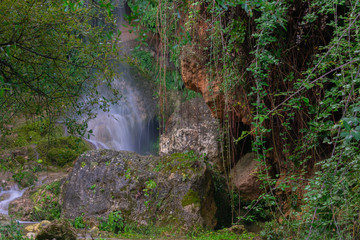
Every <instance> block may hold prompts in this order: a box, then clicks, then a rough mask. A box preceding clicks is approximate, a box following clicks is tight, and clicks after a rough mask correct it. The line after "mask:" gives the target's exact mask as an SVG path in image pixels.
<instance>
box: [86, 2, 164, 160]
mask: <svg viewBox="0 0 360 240" xmlns="http://www.w3.org/2000/svg"><path fill="white" fill-rule="evenodd" d="M115 12H116V14H117V15H118V29H119V30H120V31H121V32H122V33H121V40H122V43H120V44H121V45H122V47H123V48H126V46H128V45H127V44H125V43H126V42H129V41H131V40H134V38H135V36H134V34H132V33H130V31H129V28H127V27H125V25H124V23H125V22H124V20H123V15H124V12H125V10H124V4H123V3H122V1H121V0H120V3H119V4H118V7H117V8H116V10H115ZM127 50H128V49H127ZM127 50H125V52H126V51H127ZM127 52H129V51H127ZM116 71H118V72H119V73H120V77H119V78H118V79H115V80H114V82H113V85H112V87H113V88H115V89H117V90H119V91H120V94H121V95H122V99H121V101H119V102H118V103H117V104H113V105H110V108H109V111H108V112H104V111H103V110H102V109H97V110H95V113H96V115H97V116H96V118H95V119H92V120H90V121H89V122H88V130H92V132H93V135H92V136H91V137H90V139H89V142H91V143H92V144H93V145H94V146H95V147H96V148H104V149H114V150H127V151H134V152H138V153H142V154H144V153H150V151H151V150H150V148H151V142H154V141H156V138H157V135H158V134H157V129H156V120H154V119H155V117H154V114H152V113H151V111H149V109H150V108H151V106H154V104H153V103H151V101H152V102H153V101H154V100H153V99H152V98H151V97H149V96H145V94H144V93H143V92H144V88H146V86H145V87H144V86H143V85H144V84H142V83H140V84H139V82H136V81H139V79H138V76H137V77H134V69H131V67H130V66H128V65H127V64H125V63H119V64H118V69H116ZM135 72H136V71H135ZM137 72H138V71H137ZM140 81H141V80H140ZM142 81H144V80H142ZM146 90H147V91H148V90H149V89H145V91H146ZM98 92H99V93H100V94H101V95H102V96H103V97H105V98H110V97H111V94H112V93H111V91H110V90H109V89H108V88H107V87H105V86H102V87H100V88H99V89H98ZM153 109H154V108H153ZM152 112H154V110H152Z"/></svg>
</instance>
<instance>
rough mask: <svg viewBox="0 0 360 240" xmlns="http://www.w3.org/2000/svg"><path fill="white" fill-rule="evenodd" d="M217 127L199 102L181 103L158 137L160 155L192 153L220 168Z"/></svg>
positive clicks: (215, 121) (201, 102) (207, 110)
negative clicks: (202, 156)
mask: <svg viewBox="0 0 360 240" xmlns="http://www.w3.org/2000/svg"><path fill="white" fill-rule="evenodd" d="M219 127H220V126H219V123H218V120H217V119H215V118H213V117H212V115H211V112H210V109H209V108H208V106H207V105H206V104H205V102H204V100H203V99H202V98H195V99H192V100H190V101H187V102H184V103H182V104H181V105H180V106H179V108H178V109H176V110H175V111H174V113H173V114H172V115H171V116H170V118H169V120H168V121H167V124H166V129H165V132H164V133H163V134H162V135H161V137H160V151H159V152H160V154H162V155H165V154H171V153H177V152H185V151H194V152H196V153H197V154H199V155H203V154H205V155H206V157H207V158H208V159H209V161H210V162H211V163H214V164H216V165H220V164H221V152H220V142H219V132H220V131H219Z"/></svg>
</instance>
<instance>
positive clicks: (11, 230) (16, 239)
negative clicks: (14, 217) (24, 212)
mask: <svg viewBox="0 0 360 240" xmlns="http://www.w3.org/2000/svg"><path fill="white" fill-rule="evenodd" d="M26 239H28V238H26V237H23V233H22V231H21V228H20V224H19V223H17V222H15V221H12V222H11V223H10V225H0V240H26Z"/></svg>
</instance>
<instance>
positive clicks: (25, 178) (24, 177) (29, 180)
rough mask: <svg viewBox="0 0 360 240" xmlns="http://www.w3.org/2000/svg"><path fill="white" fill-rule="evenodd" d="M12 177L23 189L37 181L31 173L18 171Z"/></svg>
mask: <svg viewBox="0 0 360 240" xmlns="http://www.w3.org/2000/svg"><path fill="white" fill-rule="evenodd" d="M12 177H13V179H14V181H15V182H17V183H18V184H19V186H21V187H23V188H25V187H29V186H31V185H33V184H34V183H35V182H36V181H37V177H36V176H35V174H34V173H33V172H31V171H20V172H17V173H15V174H14V175H13V176H12Z"/></svg>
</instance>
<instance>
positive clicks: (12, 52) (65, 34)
mask: <svg viewBox="0 0 360 240" xmlns="http://www.w3.org/2000/svg"><path fill="white" fill-rule="evenodd" d="M111 6H112V5H111V4H110V2H109V1H107V0H106V1H102V2H101V3H98V2H90V3H88V4H84V2H82V1H80V2H76V3H75V2H63V1H61V0H56V1H51V2H38V1H23V0H22V1H17V2H13V1H11V0H5V1H1V3H0V12H1V13H3V14H2V18H1V20H0V32H1V33H2V34H1V37H0V46H1V51H0V61H1V63H2V64H1V65H0V89H1V98H0V108H1V109H0V112H1V115H0V124H1V125H0V127H1V129H2V130H3V129H6V128H4V127H5V126H6V125H5V124H7V123H9V122H10V121H11V120H12V119H13V117H14V116H17V115H20V114H25V115H26V116H34V115H37V116H39V115H41V116H42V117H43V118H44V119H47V120H49V122H51V123H52V124H53V123H54V121H55V119H56V118H57V117H59V116H70V115H71V114H70V113H73V116H71V117H69V118H67V119H65V122H66V123H67V124H68V126H69V131H70V132H73V133H80V134H83V133H84V130H85V129H86V128H84V127H83V126H79V125H78V124H76V121H74V120H73V117H76V115H77V114H80V115H81V114H85V115H86V114H90V112H91V111H90V109H89V108H88V104H89V103H92V104H93V105H94V104H96V103H97V101H96V96H97V95H98V93H97V92H96V86H97V84H98V81H100V79H101V80H104V81H106V82H107V83H110V82H111V80H112V76H113V73H112V71H111V70H110V65H111V64H109V60H110V59H111V58H113V57H114V56H115V55H116V51H115V50H116V43H115V42H116V41H114V40H115V35H114V33H113V31H112V30H111V29H113V28H114V27H115V24H114V19H113V17H112V15H111V11H110V10H111ZM85 92H86V93H87V95H86V97H85V98H86V101H85V102H84V101H78V98H79V97H80V96H83V94H84V93H85ZM94 99H95V101H92V100H94ZM65 113H66V114H65ZM52 126H53V125H52ZM29 137H35V138H36V137H38V136H36V135H33V136H32V135H31V136H29Z"/></svg>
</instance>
